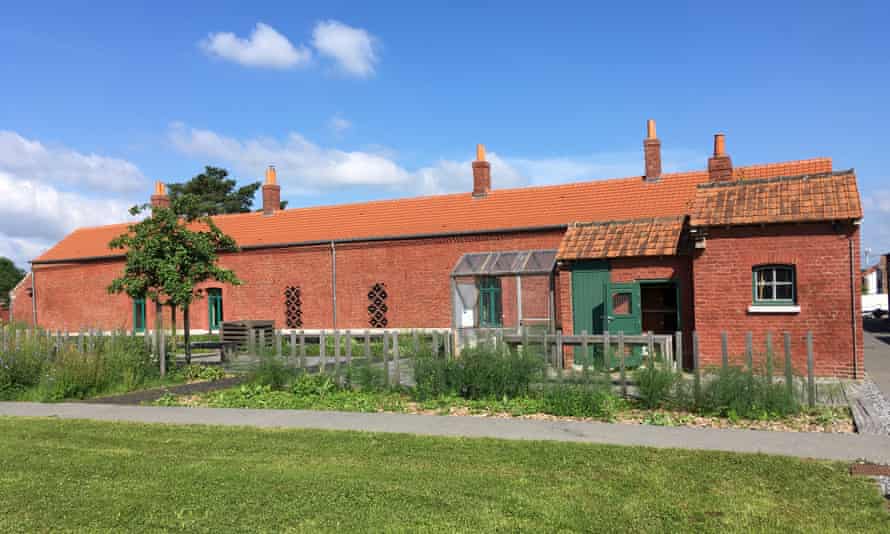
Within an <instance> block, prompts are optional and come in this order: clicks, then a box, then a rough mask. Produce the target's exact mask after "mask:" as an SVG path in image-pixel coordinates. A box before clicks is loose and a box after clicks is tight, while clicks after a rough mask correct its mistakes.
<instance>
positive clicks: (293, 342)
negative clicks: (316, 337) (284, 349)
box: [290, 330, 297, 363]
mask: <svg viewBox="0 0 890 534" xmlns="http://www.w3.org/2000/svg"><path fill="white" fill-rule="evenodd" d="M290 357H291V359H292V360H294V363H297V333H296V332H295V331H293V330H291V331H290Z"/></svg>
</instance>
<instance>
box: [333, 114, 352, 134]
mask: <svg viewBox="0 0 890 534" xmlns="http://www.w3.org/2000/svg"><path fill="white" fill-rule="evenodd" d="M350 128H352V123H351V122H350V121H349V120H348V119H344V118H343V117H341V116H340V115H334V116H333V117H331V118H330V119H328V129H329V130H330V131H331V132H333V133H334V135H343V134H344V133H346V131H347V130H349V129H350Z"/></svg>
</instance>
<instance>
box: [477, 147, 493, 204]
mask: <svg viewBox="0 0 890 534" xmlns="http://www.w3.org/2000/svg"><path fill="white" fill-rule="evenodd" d="M489 191H491V163H489V162H487V161H485V145H482V144H478V145H476V161H474V162H473V196H474V197H484V196H485V195H487V194H488V192H489Z"/></svg>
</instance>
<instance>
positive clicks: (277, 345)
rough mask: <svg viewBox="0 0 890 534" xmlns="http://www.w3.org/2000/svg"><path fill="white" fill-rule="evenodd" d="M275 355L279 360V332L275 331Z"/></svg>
mask: <svg viewBox="0 0 890 534" xmlns="http://www.w3.org/2000/svg"><path fill="white" fill-rule="evenodd" d="M275 355H276V356H278V357H279V358H281V332H280V331H277V330H276V331H275Z"/></svg>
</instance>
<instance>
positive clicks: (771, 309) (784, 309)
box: [748, 304, 800, 313]
mask: <svg viewBox="0 0 890 534" xmlns="http://www.w3.org/2000/svg"><path fill="white" fill-rule="evenodd" d="M748 313H800V306H798V305H796V304H786V305H784V306H763V305H756V304H752V305H751V306H748Z"/></svg>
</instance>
